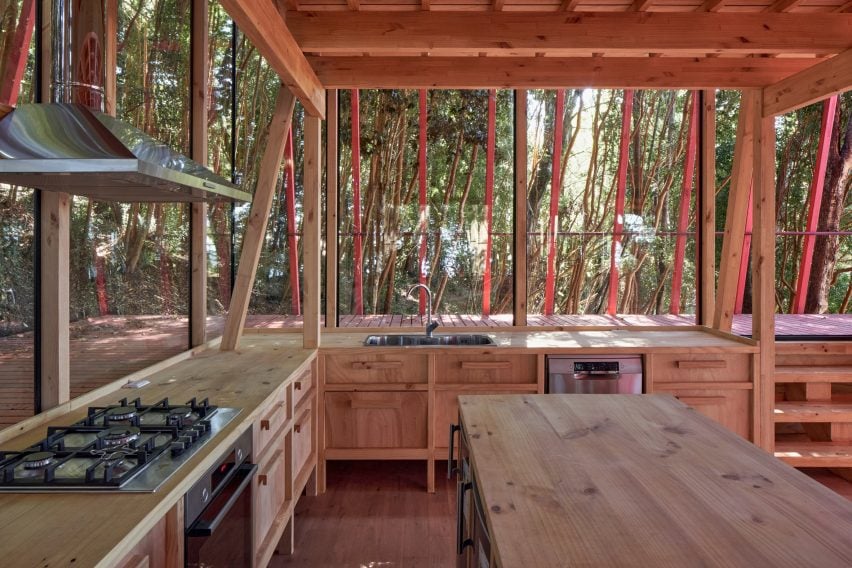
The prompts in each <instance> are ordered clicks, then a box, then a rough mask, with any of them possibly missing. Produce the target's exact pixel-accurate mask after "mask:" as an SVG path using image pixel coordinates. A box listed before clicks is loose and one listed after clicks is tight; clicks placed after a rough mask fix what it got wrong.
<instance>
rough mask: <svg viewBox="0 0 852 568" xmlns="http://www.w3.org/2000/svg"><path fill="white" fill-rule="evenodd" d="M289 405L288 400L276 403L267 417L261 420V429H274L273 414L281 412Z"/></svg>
mask: <svg viewBox="0 0 852 568" xmlns="http://www.w3.org/2000/svg"><path fill="white" fill-rule="evenodd" d="M286 407H287V403H286V402H279V403H278V404H276V405H275V407H274V408H273V409H272V410H271V411H270V412H269V414H267V415H266V418H263V419H261V421H260V429H261V430H270V429H272V418H271V417H272V415H274V414H275V413H276V412H279V411H281V410H283V409H284V408H286Z"/></svg>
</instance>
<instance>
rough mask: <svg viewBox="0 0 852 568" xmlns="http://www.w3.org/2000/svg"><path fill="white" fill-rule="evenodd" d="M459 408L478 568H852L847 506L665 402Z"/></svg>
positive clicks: (530, 400) (554, 400) (526, 399)
mask: <svg viewBox="0 0 852 568" xmlns="http://www.w3.org/2000/svg"><path fill="white" fill-rule="evenodd" d="M459 402H460V419H461V422H462V428H463V431H464V434H465V443H466V446H467V451H468V452H469V453H468V454H467V455H468V457H467V458H466V459H468V460H469V462H468V463H469V467H468V468H466V467H465V466H462V468H461V469H462V472H463V473H462V475H465V473H464V471H465V469H468V470H469V472H470V473H468V475H470V476H472V480H473V483H474V487H473V490H474V491H475V492H476V494H477V495H478V498H479V500H480V502H481V507H480V508H481V512H482V517H484V519H483V520H484V524H485V525H486V528H487V535H489V536H490V554H489V555H488V556H490V557H489V558H485V559H482V560H480V559H476V562H477V563H475V564H473V565H474V566H487V565H491V566H501V567H502V568H513V567H520V566H536V567H541V568H545V567H555V566H560V567H561V566H744V567H745V566H749V567H752V566H773V567H779V566H790V567H793V566H795V567H802V566H820V567H829V566H837V567H840V566H844V567H847V566H850V565H852V536H850V535H852V503H849V502H848V501H846V500H843V499H838V498H837V495H836V494H834V493H833V492H832V491H830V490H829V489H827V488H825V487H823V486H822V485H820V484H819V483H817V482H815V481H813V480H812V479H810V478H808V477H807V476H806V475H804V474H803V473H801V472H798V471H796V470H795V469H793V468H791V467H789V466H787V465H785V464H784V463H782V462H781V461H779V460H776V459H775V458H773V457H772V456H771V455H770V454H767V453H765V452H763V451H762V450H760V449H759V448H757V447H755V446H753V445H752V444H750V443H749V442H747V441H745V440H743V439H742V438H740V437H738V436H736V435H734V434H732V433H731V432H729V431H728V430H726V429H725V428H723V427H722V426H720V425H718V424H717V423H715V422H714V421H712V420H709V419H708V418H706V417H704V416H702V415H700V414H699V413H698V412H696V411H694V410H692V409H690V408H688V407H687V406H686V405H684V404H683V403H681V402H678V401H677V400H675V399H674V398H673V397H671V396H667V395H606V396H601V395H513V396H506V395H494V396H478V397H470V396H461V397H459ZM463 455H464V452H463ZM473 508H474V507H473V504H472V503H471V504H470V506H469V507H465V508H464V509H463V510H470V509H473ZM467 516H468V518H470V519H471V521H470V525H468V526H466V527H465V533H464V534H463V535H462V537H463V540H464V539H466V538H467V536H468V534H467V533H468V531H469V530H470V526H472V525H473V524H474V523H475V521H473V520H472V518H473V517H474V515H472V514H468V515H467ZM480 532H482V531H480ZM474 536H475V535H474ZM488 540H489V539H488V538H485V539H483V538H482V537H481V536H480V537H478V538H475V539H474V541H473V542H471V544H472V545H473V546H470V547H467V550H470V552H469V553H468V554H470V553H472V554H476V553H477V552H478V551H481V550H487V549H488V546H487V545H488ZM483 544H484V546H483ZM480 546H483V547H482V548H480ZM482 561H485V563H482Z"/></svg>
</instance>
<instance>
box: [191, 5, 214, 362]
mask: <svg viewBox="0 0 852 568" xmlns="http://www.w3.org/2000/svg"><path fill="white" fill-rule="evenodd" d="M208 4H209V3H208V2H207V0H192V39H191V41H190V46H191V51H192V53H191V54H190V59H191V64H192V68H191V70H190V71H191V73H190V75H191V77H192V99H191V101H190V107H191V109H192V110H191V112H192V114H191V121H192V136H191V140H192V156H191V157H192V159H193V160H195V161H196V162H198V163H199V164H201V165H207V107H208V106H209V94H208V92H207V83H208V82H207V63H208V51H209V49H208V47H209V40H208V35H209V34H208V17H209V14H208ZM190 207H191V211H190V227H191V231H190V236H189V240H190V244H189V250H190V257H189V262H190V298H192V301H191V302H190V307H189V329H190V344H191V346H192V347H195V346H197V345H201V344H202V343H204V342H205V341H207V204H206V203H192V204H191V205H190Z"/></svg>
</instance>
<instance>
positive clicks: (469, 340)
mask: <svg viewBox="0 0 852 568" xmlns="http://www.w3.org/2000/svg"><path fill="white" fill-rule="evenodd" d="M364 345H400V346H402V345H494V340H493V339H491V338H490V337H489V336H487V335H475V334H469V333H463V334H455V335H433V336H432V337H429V336H428V335H370V336H368V337H367V339H365V340H364Z"/></svg>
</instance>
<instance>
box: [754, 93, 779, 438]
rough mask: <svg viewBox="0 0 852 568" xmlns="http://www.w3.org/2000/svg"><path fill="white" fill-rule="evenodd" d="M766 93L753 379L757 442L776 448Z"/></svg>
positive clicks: (758, 141) (759, 145)
mask: <svg viewBox="0 0 852 568" xmlns="http://www.w3.org/2000/svg"><path fill="white" fill-rule="evenodd" d="M762 101H763V94H762V93H761V92H760V91H758V92H757V93H755V96H754V97H753V98H752V99H751V101H750V102H751V104H752V105H753V106H754V112H753V115H752V116H753V120H754V249H753V252H752V257H753V259H754V261H753V262H752V283H753V285H752V314H753V315H752V337H753V338H754V339H756V340H757V341H758V342H759V345H760V352H759V354H758V357H759V364H758V366H759V374H758V376H755V377H754V380H755V397H754V398H755V405H754V408H755V430H756V432H755V434H756V435H755V437H754V438H755V440H756V442H757V444H758V445H759V446H760V447H761V448H763V449H764V450H766V451H768V452H773V451H774V449H775V429H774V427H773V423H772V409H773V407H774V405H775V377H774V375H775V117H774V116H768V117H764V116H763V108H762V106H761V105H762Z"/></svg>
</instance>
